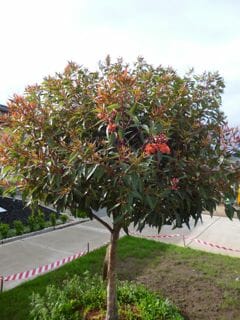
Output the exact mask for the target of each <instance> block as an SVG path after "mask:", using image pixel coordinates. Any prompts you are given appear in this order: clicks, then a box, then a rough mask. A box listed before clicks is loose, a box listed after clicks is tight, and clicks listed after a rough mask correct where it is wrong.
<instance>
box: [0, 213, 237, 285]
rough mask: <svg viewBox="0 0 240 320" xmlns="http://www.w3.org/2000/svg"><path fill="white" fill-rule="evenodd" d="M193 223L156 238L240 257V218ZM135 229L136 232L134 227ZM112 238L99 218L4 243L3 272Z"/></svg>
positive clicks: (166, 230)
mask: <svg viewBox="0 0 240 320" xmlns="http://www.w3.org/2000/svg"><path fill="white" fill-rule="evenodd" d="M105 219H107V218H105ZM193 225H194V224H193V223H192V226H191V229H190V230H189V229H188V228H187V227H183V228H181V229H175V230H172V229H171V226H164V227H163V228H162V230H161V233H160V234H162V235H174V234H178V235H179V236H178V237H170V238H155V239H156V240H159V241H162V242H167V243H174V244H177V245H181V246H183V245H184V243H185V245H187V246H189V247H191V248H196V249H200V250H205V251H211V252H215V253H221V254H226V255H231V256H235V257H240V221H239V220H238V219H233V221H230V220H229V219H228V218H225V217H213V218H211V217H210V216H208V215H203V223H201V222H199V223H198V224H197V226H196V227H195V228H194V227H193ZM131 232H134V229H133V228H131ZM122 235H124V233H122ZM154 235H157V231H156V229H154V228H149V227H146V228H145V229H144V231H143V232H142V236H148V237H152V236H154ZM109 238H110V234H109V232H108V230H107V229H105V228H104V226H102V225H101V224H99V223H98V222H97V221H87V222H84V223H81V224H77V225H74V226H71V227H67V228H65V229H61V230H55V231H53V232H49V233H44V234H41V235H36V236H33V237H29V238H25V239H21V240H17V241H14V242H10V243H6V244H2V245H0V275H3V276H7V275H11V274H14V273H18V272H22V271H27V270H31V269H33V268H36V267H38V266H42V265H46V264H49V263H52V262H55V261H56V260H59V259H63V258H65V257H68V256H71V255H73V254H75V253H77V252H82V251H85V250H86V249H87V247H88V244H89V248H90V250H93V249H95V248H97V247H99V246H101V245H104V244H105V243H106V242H107V241H109ZM189 238H191V239H189ZM194 239H200V240H204V241H206V242H209V243H214V244H217V245H221V246H224V247H227V248H231V249H233V250H235V251H230V250H222V249H219V248H217V247H216V246H211V245H210V244H208V245H204V244H203V243H197V242H196V241H195V240H194ZM22 281H23V280H18V281H7V282H5V283H4V289H5V290H6V289H10V288H12V287H15V286H17V285H18V284H19V283H21V282H22Z"/></svg>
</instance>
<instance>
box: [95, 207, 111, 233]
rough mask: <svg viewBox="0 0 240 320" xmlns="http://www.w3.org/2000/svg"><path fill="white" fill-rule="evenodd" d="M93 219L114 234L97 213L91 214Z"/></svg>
mask: <svg viewBox="0 0 240 320" xmlns="http://www.w3.org/2000/svg"><path fill="white" fill-rule="evenodd" d="M91 215H92V217H93V218H94V219H96V220H97V221H98V222H100V223H101V224H102V225H103V226H104V227H105V228H107V229H108V230H109V231H110V232H111V233H113V228H112V227H111V226H110V225H109V224H108V223H107V222H105V221H104V220H102V219H101V218H99V217H98V216H97V215H96V214H95V213H93V212H92V213H91Z"/></svg>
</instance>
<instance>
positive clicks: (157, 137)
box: [153, 133, 168, 144]
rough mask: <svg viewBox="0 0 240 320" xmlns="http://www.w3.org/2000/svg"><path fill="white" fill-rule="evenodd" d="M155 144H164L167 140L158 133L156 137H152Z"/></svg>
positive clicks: (163, 135)
mask: <svg viewBox="0 0 240 320" xmlns="http://www.w3.org/2000/svg"><path fill="white" fill-rule="evenodd" d="M153 141H154V142H155V143H160V144H164V143H167V142H168V138H167V136H166V135H165V134H164V133H160V134H159V135H158V136H155V137H153Z"/></svg>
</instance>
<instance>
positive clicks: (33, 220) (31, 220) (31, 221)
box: [28, 213, 37, 232]
mask: <svg viewBox="0 0 240 320" xmlns="http://www.w3.org/2000/svg"><path fill="white" fill-rule="evenodd" d="M36 224H37V221H36V218H35V216H34V214H33V213H32V214H31V215H30V216H29V217H28V225H29V229H30V231H31V232H32V231H34V230H35V229H36Z"/></svg>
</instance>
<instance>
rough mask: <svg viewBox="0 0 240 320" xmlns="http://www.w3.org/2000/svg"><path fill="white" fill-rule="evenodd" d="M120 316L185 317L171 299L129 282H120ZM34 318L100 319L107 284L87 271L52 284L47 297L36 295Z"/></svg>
mask: <svg viewBox="0 0 240 320" xmlns="http://www.w3.org/2000/svg"><path fill="white" fill-rule="evenodd" d="M118 302H119V315H120V316H122V318H123V319H126V320H157V319H162V320H183V317H182V316H181V315H180V314H179V313H178V311H177V309H176V308H175V307H174V306H173V305H172V304H170V303H169V301H168V300H164V299H161V298H159V297H158V296H157V295H156V294H154V293H152V292H149V291H148V290H147V289H146V288H145V287H143V286H139V285H136V284H132V283H129V282H124V283H119V288H118ZM31 306H32V310H31V319H45V320H57V319H61V320H77V319H79V320H80V319H90V318H89V317H88V316H89V314H91V312H92V311H94V313H97V315H96V319H102V318H103V315H104V314H105V312H106V287H105V283H104V282H103V281H102V280H101V279H100V277H98V276H90V275H89V274H88V273H86V274H85V276H84V278H82V277H79V276H74V277H73V278H72V279H70V280H68V281H65V282H64V284H63V288H59V287H55V286H48V287H47V289H46V293H45V295H44V296H40V295H39V294H33V295H32V301H31Z"/></svg>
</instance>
